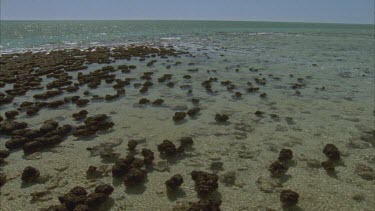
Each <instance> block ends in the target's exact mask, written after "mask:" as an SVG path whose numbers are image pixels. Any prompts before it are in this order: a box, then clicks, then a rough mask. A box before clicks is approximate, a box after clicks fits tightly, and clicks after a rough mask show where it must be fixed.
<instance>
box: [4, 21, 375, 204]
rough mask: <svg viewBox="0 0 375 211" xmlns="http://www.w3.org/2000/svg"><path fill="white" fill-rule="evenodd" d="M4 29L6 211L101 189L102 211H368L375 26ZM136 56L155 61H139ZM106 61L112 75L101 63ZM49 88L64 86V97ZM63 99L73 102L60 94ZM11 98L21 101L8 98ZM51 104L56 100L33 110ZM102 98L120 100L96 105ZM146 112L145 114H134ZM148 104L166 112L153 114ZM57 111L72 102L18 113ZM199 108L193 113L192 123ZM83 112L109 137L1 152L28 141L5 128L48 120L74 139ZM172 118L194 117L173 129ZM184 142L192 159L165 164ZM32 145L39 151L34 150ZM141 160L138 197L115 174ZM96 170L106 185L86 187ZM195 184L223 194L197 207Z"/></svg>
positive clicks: (374, 158)
mask: <svg viewBox="0 0 375 211" xmlns="http://www.w3.org/2000/svg"><path fill="white" fill-rule="evenodd" d="M0 29H1V30H0V36H1V37H0V38H1V39H0V53H1V57H0V68H1V69H0V85H1V84H2V83H3V86H0V99H1V100H3V99H5V98H6V97H7V96H10V95H11V96H12V97H14V98H12V101H11V102H10V103H2V104H0V111H1V112H0V116H1V117H3V118H1V119H4V120H1V121H0V150H5V151H7V152H8V151H9V152H10V155H9V156H3V157H4V159H3V162H0V163H1V167H0V174H2V175H6V179H5V181H6V182H5V184H4V185H3V186H2V187H1V193H0V205H1V210H9V211H11V210H40V209H41V208H47V207H49V206H51V205H59V204H60V202H61V200H60V201H59V199H58V197H59V196H62V195H64V194H66V193H67V192H69V190H71V189H72V188H73V187H75V186H81V187H84V188H85V189H86V190H87V191H88V192H91V191H93V190H94V189H95V187H96V186H97V185H100V184H110V185H111V186H113V187H114V191H113V193H112V194H111V195H110V199H108V200H107V201H106V202H105V203H104V204H102V205H101V206H100V207H98V208H96V209H97V210H173V209H174V210H186V209H188V208H186V207H189V206H192V205H191V203H190V204H189V203H187V202H192V203H196V202H197V201H198V200H201V203H209V202H207V200H208V199H210V200H213V201H217V202H219V201H220V204H221V205H220V208H221V209H222V210H283V209H284V210H285V209H286V210H288V209H291V210H340V211H341V210H348V211H351V210H368V211H370V210H373V208H374V207H375V192H374V190H375V185H374V179H375V173H374V168H375V153H374V146H375V138H374V136H375V131H374V128H375V126H374V115H375V110H374V106H375V105H374V104H375V103H374V94H375V85H374V79H375V72H374V71H375V48H374V44H375V37H374V35H375V32H374V25H355V24H326V23H281V22H280V23H279V22H247V21H120V20H118V21H0ZM119 46H122V47H119ZM135 46H148V47H150V48H152V49H153V50H150V51H151V53H150V52H149V51H148V50H147V52H146V50H144V51H145V53H140V54H137V55H135V56H134V54H135V53H134V52H136V53H137V52H138V50H134V49H133V48H135ZM120 48H121V49H126V48H130V49H133V50H132V51H129V52H130V53H129V52H128V51H126V50H121V51H122V52H125V53H124V54H122V56H124V55H130V54H131V57H128V56H125V57H116V52H117V51H119V49H120ZM154 48H155V49H167V50H165V52H167V53H161V52H160V51H158V50H155V49H154ZM72 49H78V51H74V50H72ZM169 49H173V50H172V51H169ZM62 51H63V52H66V54H65V53H62ZM163 51H164V50H163ZM28 52H33V53H32V55H35V57H32V56H30V55H29V54H30V53H28ZM53 52H58V53H57V54H56V53H53ZM71 52H73V53H71ZM80 52H81V53H80ZM95 52H98V55H96V54H95ZM155 52H158V53H155ZM171 52H178V54H174V53H171ZM39 54H40V55H39ZM94 54H95V55H94ZM9 55H11V58H9ZM90 55H92V56H93V57H94V59H92V61H91V60H90V59H89V58H92V57H90ZM101 56H102V57H103V58H105V59H106V60H105V61H108V62H98V61H102V60H100V59H98V58H101ZM17 58H19V59H18V60H17ZM38 58H39V59H38ZM40 58H41V59H40ZM59 58H64V59H63V60H62V61H63V62H60V61H59ZM71 60H74V61H75V62H76V63H78V64H79V65H78V67H81V65H82V66H84V67H85V68H82V69H79V70H75V71H68V67H69V68H71V67H73V66H74V65H75V64H76V63H74V65H72V64H71V63H70V62H69V61H71ZM89 60H90V61H89ZM55 61H56V62H55ZM57 61H58V62H57ZM20 64H21V65H20ZM51 64H53V65H51ZM124 65H126V67H125V68H124ZM131 65H134V66H135V67H136V68H135V69H132V68H129V67H131ZM108 66H112V67H111V68H109V67H108ZM74 67H77V66H74ZM112 68H113V69H112ZM98 70H102V71H104V72H105V74H104V73H103V75H99V76H98V77H96V79H95V80H96V81H95V80H93V81H92V78H91V76H92V77H95V75H89V73H90V72H91V73H95V71H98ZM7 71H12V73H13V72H14V73H15V74H14V75H10V74H9V72H7ZM22 71H26V73H27V74H30V75H32V76H33V77H34V76H35V77H36V78H39V79H40V81H39V79H35V78H34V79H35V80H34V79H32V80H33V81H34V82H35V81H38V86H40V87H38V88H36V87H35V89H34V88H30V87H29V86H31V85H22V84H29V83H26V82H29V81H28V80H31V79H29V78H27V77H25V76H24V75H22V74H21V73H22ZM43 71H45V73H44V72H43ZM41 72H42V73H41ZM95 74H99V73H97V72H96V73H95ZM100 74H102V73H100ZM82 75H88V76H87V78H86V79H85V80H89V81H90V80H91V81H90V83H86V82H82V81H83V79H82V78H81V77H82ZM111 75H112V76H111ZM111 77H113V80H112V82H113V83H117V84H121V83H123V84H122V85H123V86H122V87H121V88H123V92H122V89H115V90H114V87H113V83H112V82H111V80H110V79H111ZM10 78H12V79H10ZM107 79H108V81H107ZM56 80H63V81H65V82H66V81H71V82H72V83H70V84H67V85H61V86H60V85H56V83H57V82H54V81H56ZM121 81H122V82H121ZM146 82H147V84H145V83H146ZM48 84H50V86H52V85H56V87H52V88H48V87H49V85H48ZM51 84H52V85H51ZM70 85H72V86H73V85H74V86H75V87H76V90H73V91H68V90H67V89H66V87H68V86H70ZM90 85H92V86H94V85H95V86H96V87H95V88H93V87H92V86H90ZM25 86H26V87H25ZM119 86H120V85H119ZM17 87H18V88H19V87H24V89H25V93H24V94H19V95H17V94H11V92H10V91H9V90H16V89H17ZM142 87H146V88H147V89H146V88H145V90H146V91H145V92H143V91H144V90H143V91H141V90H140V88H142ZM258 88H259V90H258ZM72 89H73V88H72ZM48 90H49V91H51V90H55V91H56V92H57V94H56V96H51V97H48V98H45V99H44V98H43V97H39V98H38V97H35V95H38V94H43V93H45V92H46V91H48ZM118 91H120V92H121V94H119V95H116V92H117V93H119V92H118ZM106 95H113V96H115V99H113V100H108V99H106V100H104V97H105V96H106ZM72 96H80V99H87V100H88V101H89V103H88V104H87V105H85V106H84V107H80V106H78V105H77V104H75V103H72V102H73V101H72V102H71V101H68V102H67V101H66V98H67V97H72ZM100 97H102V98H100ZM107 98H108V97H107ZM142 98H145V99H148V100H150V102H146V101H145V103H140V102H141V101H140V100H141V99H142ZM156 99H163V103H162V104H161V105H157V104H156V103H155V104H154V103H151V102H153V101H154V100H156ZM193 99H195V100H198V101H199V103H198V102H197V101H194V100H193ZM58 100H65V101H66V102H65V104H63V105H61V106H58V107H57V108H54V107H49V106H47V107H48V108H47V107H43V108H40V110H38V112H37V114H36V115H28V114H27V113H26V110H25V108H24V107H23V106H22V105H24V104H25V102H34V103H35V102H48V103H50V102H51V101H58ZM192 100H193V101H192ZM2 102H3V101H2ZM193 108H199V109H198V110H195V111H196V112H197V114H195V113H194V114H193V115H191V116H190V115H189V112H188V111H192V109H193ZM17 109H18V112H19V114H17V115H16V116H15V117H10V118H8V117H7V115H6V112H9V111H13V110H17ZM82 109H84V110H86V111H87V112H88V114H87V117H89V116H94V115H97V114H106V115H107V116H108V119H109V120H108V121H110V122H112V123H113V124H114V125H113V126H111V127H110V128H109V129H108V130H103V131H101V130H99V131H98V132H96V131H95V133H94V134H90V135H89V136H88V137H86V136H85V137H81V136H80V135H77V136H76V135H72V134H71V133H69V134H68V135H67V136H66V137H65V138H64V140H63V141H61V143H58V144H56V145H54V146H53V147H46V148H44V147H41V148H38V150H36V151H32V153H28V152H26V151H27V149H26V150H25V146H22V147H20V146H19V147H18V148H17V147H15V148H12V147H11V148H9V144H8V145H7V144H6V143H7V142H9V141H12V140H14V139H16V138H19V136H23V137H25V135H24V134H25V132H22V133H20V132H18V133H17V131H11V132H9V131H7V130H6V127H5V124H9V122H12V121H17V122H26V123H27V124H28V129H31V130H37V131H40V130H42V129H40V128H41V127H42V126H43V125H45V121H46V120H54V121H56V122H57V123H58V125H59V126H62V125H65V124H68V125H71V126H72V128H73V129H72V133H73V134H74V132H76V131H78V130H79V129H80V128H79V125H83V124H85V123H84V122H83V120H78V121H77V120H75V119H74V118H72V115H73V113H77V112H78V111H80V110H82ZM179 112H181V113H185V115H186V114H188V115H186V116H184V118H183V120H181V121H179V120H174V118H173V117H174V116H175V115H176V113H179ZM186 112H187V113H186ZM217 115H226V116H228V120H222V119H221V118H219V117H218V116H217ZM40 133H41V132H39V133H38V134H39V135H38V136H46V135H45V134H44V133H43V135H41V134H40ZM19 134H23V135H19ZM182 137H190V138H192V140H193V142H194V144H193V145H192V147H190V148H186V149H185V150H184V152H180V151H179V150H177V151H176V152H174V153H172V154H173V155H172V157H169V156H166V155H165V154H163V153H165V152H163V150H162V149H161V148H162V147H159V146H160V144H161V143H163V141H164V140H170V141H171V142H172V143H174V144H175V145H176V146H178V145H179V144H180V141H181V138H182ZM130 140H135V141H136V142H137V143H138V146H137V147H136V149H135V150H128V142H129V141H130ZM39 141H40V140H39ZM26 142H38V141H35V139H34V140H31V139H30V138H29V137H28V140H27V141H26ZM327 144H333V145H334V146H335V147H337V148H335V147H333V148H334V150H333V151H335V150H336V155H337V150H338V151H339V154H340V156H339V157H340V159H336V158H335V157H334V156H333V157H330V156H331V155H332V154H330V153H327V150H324V149H325V147H327ZM21 148H23V150H22V149H21ZM142 148H147V149H150V150H152V151H153V152H154V154H155V159H154V160H153V164H152V165H151V166H146V167H144V166H143V167H142V171H145V172H147V178H146V179H144V180H143V181H142V182H141V184H137V185H135V186H134V187H133V186H132V187H128V186H127V185H125V186H124V184H123V183H124V181H123V180H120V181H118V178H115V177H113V174H114V173H113V168H114V167H113V166H115V165H117V164H116V163H118V162H119V161H118V159H120V158H125V157H126V156H127V155H133V156H135V157H136V158H139V159H142V158H143V157H142V156H143V155H142ZM172 148H173V147H172ZM283 149H284V150H285V149H288V150H289V149H290V150H291V151H292V152H293V153H292V154H293V156H292V158H289V159H287V160H283V159H282V158H280V152H281V151H283ZM331 150H332V148H331ZM172 151H173V150H172ZM328 151H329V150H328ZM4 153H5V154H6V152H3V154H4ZM0 154H2V153H0ZM336 157H337V156H336ZM0 158H1V157H0ZM277 160H279V162H278V164H280V165H282V167H285V168H287V171H286V172H284V173H282V175H281V176H280V175H276V176H275V175H273V173H274V172H273V170H272V165H275V162H276V161H277ZM322 162H323V163H322ZM27 166H32V167H35V168H36V169H38V170H39V171H40V177H41V178H42V179H40V178H39V179H38V180H36V181H33V182H25V181H22V179H21V174H22V172H23V171H24V169H25V167H27ZM90 166H95V167H96V168H97V169H98V170H97V171H98V172H99V173H98V174H100V176H98V175H97V176H95V177H93V178H92V177H88V175H87V174H88V173H87V170H88V168H89V167H90ZM282 167H280V168H282ZM330 167H331V168H330ZM332 168H333V169H332ZM192 171H202V172H206V173H209V174H212V175H218V181H217V184H218V187H217V188H215V187H213V189H214V190H213V191H209V194H204V196H202V195H200V194H199V191H198V190H200V189H199V188H200V187H199V185H197V182H196V181H194V178H192V176H191V173H192ZM176 174H180V175H181V176H182V178H183V180H184V182H183V184H182V185H181V186H180V187H179V188H178V189H177V190H174V191H175V192H172V193H171V192H170V191H167V189H166V184H165V182H166V181H167V180H168V179H170V178H171V177H172V176H173V175H176ZM212 175H211V176H212ZM125 176H126V175H125ZM213 177H214V176H213ZM121 179H122V178H121ZM125 180H126V179H125ZM125 183H126V182H125ZM201 183H203V184H206V183H204V182H201ZM201 183H200V184H201ZM0 184H1V182H0ZM210 184H211V183H210ZM210 184H208V185H207V186H210ZM0 186H1V185H0ZM283 190H292V191H294V192H296V193H298V195H299V198H298V204H297V205H294V204H293V206H292V207H291V208H287V205H288V204H285V202H282V201H281V202H280V200H281V199H280V194H282V193H283V192H282V191H283ZM197 192H198V194H197ZM38 193H39V194H38ZM205 200H206V201H205ZM211 202H212V201H211ZM61 203H62V202H61ZM62 204H64V203H62ZM211 205H212V204H211ZM195 206H198V205H196V204H195ZM212 206H214V205H212ZM198 210H199V209H198Z"/></svg>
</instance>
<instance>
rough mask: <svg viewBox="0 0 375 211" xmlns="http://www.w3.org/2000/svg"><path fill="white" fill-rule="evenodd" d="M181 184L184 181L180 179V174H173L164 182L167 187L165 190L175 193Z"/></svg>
mask: <svg viewBox="0 0 375 211" xmlns="http://www.w3.org/2000/svg"><path fill="white" fill-rule="evenodd" d="M183 182H184V179H183V178H182V176H181V174H175V175H173V176H172V177H171V178H170V179H169V180H167V181H166V182H165V185H166V186H167V190H169V191H175V190H177V189H178V188H179V187H180V186H181V185H182V183H183Z"/></svg>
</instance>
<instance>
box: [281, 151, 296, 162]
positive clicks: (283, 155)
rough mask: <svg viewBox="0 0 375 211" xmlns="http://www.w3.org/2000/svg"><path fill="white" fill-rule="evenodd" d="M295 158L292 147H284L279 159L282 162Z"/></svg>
mask: <svg viewBox="0 0 375 211" xmlns="http://www.w3.org/2000/svg"><path fill="white" fill-rule="evenodd" d="M292 158H293V151H292V150H290V149H282V150H281V151H280V153H279V157H278V160H279V161H280V162H285V161H289V160H291V159H292Z"/></svg>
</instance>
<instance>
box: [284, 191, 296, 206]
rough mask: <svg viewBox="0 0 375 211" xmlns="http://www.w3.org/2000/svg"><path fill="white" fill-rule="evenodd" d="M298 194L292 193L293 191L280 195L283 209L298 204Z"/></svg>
mask: <svg viewBox="0 0 375 211" xmlns="http://www.w3.org/2000/svg"><path fill="white" fill-rule="evenodd" d="M298 198H299V195H298V193H296V192H294V191H292V190H283V191H281V193H280V201H281V203H282V205H283V207H291V206H295V205H296V204H298Z"/></svg>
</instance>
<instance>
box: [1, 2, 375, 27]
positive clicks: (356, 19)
mask: <svg viewBox="0 0 375 211" xmlns="http://www.w3.org/2000/svg"><path fill="white" fill-rule="evenodd" d="M0 1H1V5H0V6H1V14H0V17H1V20H9V19H11V20H40V19H42V20H56V19H59V20H67V19H68V20H72V19H73V20H74V19H79V20H86V19H90V20H92V19H94V20H111V19H112V20H114V19H116V20H134V19H157V20H160V19H174V20H181V19H185V20H254V21H262V20H263V21H296V22H301V21H302V22H341V23H374V10H375V9H374V7H375V6H374V0H0Z"/></svg>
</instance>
